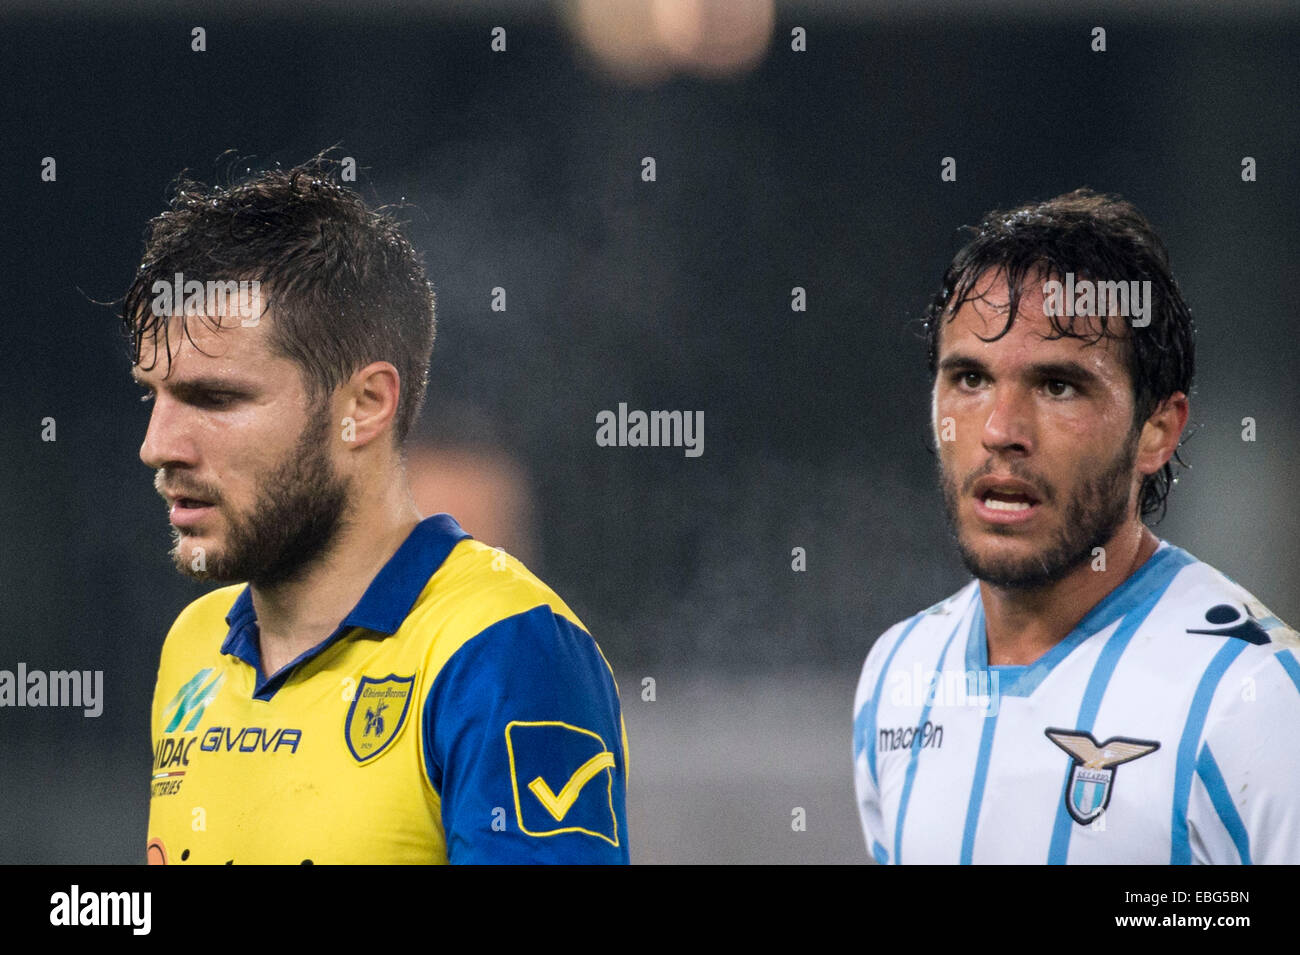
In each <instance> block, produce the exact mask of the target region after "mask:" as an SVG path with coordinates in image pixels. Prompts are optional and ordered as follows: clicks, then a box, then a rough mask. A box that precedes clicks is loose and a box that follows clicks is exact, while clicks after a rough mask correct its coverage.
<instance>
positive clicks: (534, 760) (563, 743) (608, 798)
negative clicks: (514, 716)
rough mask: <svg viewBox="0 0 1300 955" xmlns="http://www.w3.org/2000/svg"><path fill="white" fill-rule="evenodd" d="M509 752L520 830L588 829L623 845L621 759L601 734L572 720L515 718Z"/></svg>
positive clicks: (542, 832) (509, 731)
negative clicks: (617, 804)
mask: <svg viewBox="0 0 1300 955" xmlns="http://www.w3.org/2000/svg"><path fill="white" fill-rule="evenodd" d="M615 748H617V747H615ZM506 750H507V752H508V753H509V755H510V781H511V784H512V786H513V788H514V796H515V818H516V821H517V822H518V824H519V829H520V831H522V832H526V833H527V834H528V835H530V836H556V835H559V834H560V833H562V832H583V833H586V834H587V835H589V836H595V837H597V838H598V839H604V840H605V841H606V842H608V843H609V844H610V845H611V846H615V847H617V846H618V817H617V815H616V814H615V812H614V767H615V765H616V764H617V759H616V758H615V756H614V753H613V751H612V750H611V749H610V747H609V746H608V745H607V744H606V743H605V741H604V740H603V739H601V737H600V735H599V734H597V733H593V732H592V731H591V730H586V729H583V728H582V727H579V726H570V725H569V724H568V723H558V722H552V721H544V722H532V723H530V722H520V721H515V722H512V723H508V724H507V725H506Z"/></svg>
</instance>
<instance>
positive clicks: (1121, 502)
mask: <svg viewBox="0 0 1300 955" xmlns="http://www.w3.org/2000/svg"><path fill="white" fill-rule="evenodd" d="M1137 439H1138V432H1137V430H1136V429H1134V430H1133V431H1131V432H1130V433H1129V434H1128V436H1127V437H1126V438H1125V440H1124V444H1123V446H1122V447H1121V448H1120V452H1119V454H1118V455H1117V456H1116V457H1115V459H1114V460H1113V461H1111V462H1110V464H1109V465H1108V466H1107V467H1106V468H1105V469H1103V470H1102V471H1101V472H1100V473H1098V474H1095V475H1092V476H1090V477H1088V478H1086V479H1085V480H1084V481H1083V483H1082V485H1081V486H1080V487H1079V489H1078V491H1077V492H1076V493H1075V494H1073V496H1071V497H1070V498H1069V500H1067V501H1066V502H1065V503H1064V520H1063V521H1062V524H1061V526H1060V528H1059V529H1058V530H1057V532H1056V535H1055V537H1054V539H1053V540H1052V541H1051V543H1050V544H1049V545H1048V546H1047V548H1046V549H1045V550H1043V551H1041V552H1040V553H1038V554H1033V555H1030V556H1027V557H1021V558H989V559H985V558H983V557H982V556H981V555H980V554H978V553H977V552H976V551H975V550H974V549H973V548H972V547H970V546H968V545H967V543H966V542H965V541H964V540H963V539H962V534H961V525H960V524H959V523H958V513H959V512H958V508H959V506H960V503H961V501H962V500H963V499H964V497H965V495H964V494H962V493H961V492H960V491H959V490H958V488H957V482H956V479H955V478H954V477H952V476H951V475H949V474H948V473H947V472H946V471H945V470H944V468H943V459H942V457H941V456H937V461H938V465H939V483H940V486H941V487H942V489H943V502H944V510H945V511H946V512H947V515H948V529H949V531H950V532H951V534H952V537H953V540H954V541H955V542H956V544H957V551H958V553H959V554H960V555H961V559H962V563H964V564H965V565H966V569H967V570H968V571H970V573H971V574H972V575H973V576H974V577H976V578H977V579H978V580H981V581H984V582H985V583H988V584H990V585H992V586H995V587H1005V588H1008V589H1011V590H1034V589H1037V588H1040V587H1044V586H1046V585H1048V584H1052V583H1055V582H1056V581H1058V580H1060V579H1061V578H1063V577H1065V576H1066V575H1067V574H1069V573H1070V572H1071V571H1073V570H1075V569H1076V568H1078V567H1081V566H1082V565H1083V564H1085V563H1087V562H1088V561H1089V560H1091V559H1093V557H1094V556H1095V553H1094V552H1095V551H1096V549H1097V548H1101V547H1104V546H1105V544H1106V542H1107V541H1109V540H1110V539H1111V538H1112V537H1114V535H1115V533H1116V531H1118V530H1119V529H1120V527H1121V526H1123V524H1124V522H1125V521H1127V520H1128V518H1129V494H1130V489H1131V486H1132V485H1131V482H1132V480H1133V464H1134V462H1135V461H1136V460H1137ZM1010 471H1011V474H1012V475H1013V476H1016V477H1019V478H1021V479H1022V480H1028V481H1030V482H1031V483H1033V484H1034V485H1035V486H1037V487H1042V482H1041V481H1039V480H1037V479H1036V477H1035V476H1034V475H1032V474H1030V473H1028V472H1027V471H1026V470H1025V469H1018V468H1017V466H1016V464H1015V463H1014V462H1013V463H1012V464H1011V466H1010ZM985 473H990V472H988V471H986V470H981V471H980V472H977V473H975V474H972V475H971V476H970V477H968V479H967V484H968V485H969V484H973V483H974V481H975V480H976V479H978V478H979V477H981V476H983V474H985ZM994 533H998V531H996V530H995V531H994ZM1014 533H1016V532H1015V531H1014V530H1009V531H1008V532H1007V535H1008V536H1011V535H1012V534H1014Z"/></svg>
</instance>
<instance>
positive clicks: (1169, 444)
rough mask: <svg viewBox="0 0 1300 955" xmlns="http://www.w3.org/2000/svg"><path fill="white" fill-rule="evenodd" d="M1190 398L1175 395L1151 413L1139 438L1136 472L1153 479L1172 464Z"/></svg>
mask: <svg viewBox="0 0 1300 955" xmlns="http://www.w3.org/2000/svg"><path fill="white" fill-rule="evenodd" d="M1189 410H1190V409H1189V406H1188V402H1187V395H1185V394H1183V393H1182V392H1181V391H1176V392H1174V393H1173V394H1172V395H1170V396H1169V397H1168V398H1166V399H1165V400H1164V401H1162V402H1160V404H1159V405H1158V406H1157V407H1156V410H1155V411H1153V412H1151V416H1150V417H1149V418H1147V420H1146V422H1145V423H1144V424H1143V425H1142V432H1141V434H1140V435H1138V447H1137V462H1136V464H1137V469H1138V470H1139V471H1140V472H1142V474H1144V475H1152V474H1155V473H1156V472H1157V471H1159V470H1160V469H1161V468H1162V467H1164V466H1165V465H1166V464H1168V463H1169V459H1170V458H1172V457H1173V456H1174V452H1175V451H1177V450H1178V442H1179V441H1180V440H1182V437H1183V429H1184V428H1186V427H1187V416H1188V413H1189Z"/></svg>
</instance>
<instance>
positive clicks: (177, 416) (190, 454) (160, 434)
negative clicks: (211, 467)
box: [140, 394, 195, 471]
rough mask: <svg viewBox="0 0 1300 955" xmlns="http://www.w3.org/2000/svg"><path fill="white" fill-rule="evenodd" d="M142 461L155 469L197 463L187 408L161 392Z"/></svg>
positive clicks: (143, 446)
mask: <svg viewBox="0 0 1300 955" xmlns="http://www.w3.org/2000/svg"><path fill="white" fill-rule="evenodd" d="M140 460H141V461H143V462H144V463H145V464H146V465H147V466H148V467H150V468H152V469H154V470H155V471H156V470H158V469H159V468H163V467H168V466H174V465H183V466H192V465H193V464H194V463H195V453H194V441H193V439H192V437H191V436H190V431H189V429H188V428H187V427H186V423H185V409H184V408H183V407H182V406H181V405H179V404H178V403H176V402H174V401H171V400H169V399H168V398H167V397H166V396H165V395H162V394H159V395H157V396H156V397H155V398H154V401H153V410H152V412H151V413H150V415H149V427H148V429H147V430H146V431H145V435H144V442H143V443H142V444H141V445H140Z"/></svg>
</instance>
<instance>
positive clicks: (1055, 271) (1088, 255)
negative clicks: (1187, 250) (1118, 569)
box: [923, 188, 1196, 517]
mask: <svg viewBox="0 0 1300 955" xmlns="http://www.w3.org/2000/svg"><path fill="white" fill-rule="evenodd" d="M965 230H966V231H968V232H971V233H973V234H974V238H973V239H971V241H970V242H969V243H967V244H966V245H965V246H964V247H963V248H962V249H961V251H959V252H958V253H957V255H956V256H955V257H954V258H953V260H952V262H951V264H949V266H948V269H947V271H946V272H945V273H944V276H943V285H942V287H941V288H940V290H939V291H938V292H937V293H936V294H935V296H934V298H933V299H932V300H931V302H930V305H929V307H928V308H927V309H926V311H925V315H924V320H923V323H924V329H925V335H926V339H927V344H928V349H929V354H928V359H929V369H930V381H931V384H933V382H934V379H935V376H936V375H937V373H938V361H939V334H940V331H941V330H942V326H943V325H944V324H945V323H946V322H949V321H951V320H952V319H953V317H954V316H955V315H956V313H957V310H958V309H960V308H961V306H962V305H963V304H964V303H965V302H966V301H967V300H968V299H970V298H971V297H972V292H973V290H974V287H975V284H976V282H977V281H978V279H979V277H980V276H981V275H983V274H984V273H985V272H986V271H988V270H990V269H992V270H994V271H995V273H1000V274H1001V275H1002V276H1003V277H1004V278H1005V279H1006V282H1007V286H1008V288H1009V289H1010V295H1011V301H1010V309H1009V311H1008V313H1007V323H1006V325H1005V326H1004V327H1003V329H1002V331H1000V332H998V333H997V334H996V335H994V336H993V337H992V338H989V339H986V341H996V340H997V339H999V338H1001V337H1002V336H1003V335H1005V334H1006V333H1007V332H1009V331H1010V330H1011V325H1012V323H1013V322H1014V321H1015V319H1016V311H1017V308H1018V307H1019V303H1020V297H1021V294H1022V292H1023V289H1024V286H1025V283H1026V280H1027V279H1028V278H1030V277H1032V276H1034V275H1036V274H1038V273H1039V272H1040V271H1041V272H1043V273H1044V279H1045V280H1046V279H1051V278H1055V279H1058V280H1061V279H1063V277H1064V275H1065V273H1067V272H1073V273H1074V275H1075V277H1076V280H1078V279H1090V280H1092V281H1125V282H1128V281H1139V282H1140V281H1150V282H1151V300H1152V309H1151V315H1150V324H1148V325H1146V326H1145V327H1137V328H1133V329H1130V328H1129V327H1128V320H1127V319H1125V318H1116V317H1113V316H1105V315H1101V316H1097V317H1095V318H1082V319H1080V317H1077V316H1069V315H1056V316H1049V317H1048V321H1049V322H1050V323H1051V327H1052V335H1051V337H1052V338H1053V339H1056V338H1078V339H1082V340H1084V341H1087V342H1089V343H1094V344H1095V343H1096V342H1098V341H1100V340H1101V339H1102V338H1112V339H1116V340H1119V341H1120V342H1122V343H1123V345H1122V348H1123V353H1124V356H1125V362H1126V364H1127V366H1128V370H1129V376H1130V379H1131V380H1132V383H1133V396H1134V418H1133V427H1134V429H1138V428H1140V427H1141V426H1142V424H1143V423H1144V422H1145V421H1146V420H1147V419H1148V418H1149V417H1150V416H1151V415H1152V413H1153V412H1154V411H1155V410H1156V408H1157V407H1159V405H1160V403H1161V402H1162V401H1164V400H1165V399H1166V398H1168V397H1169V396H1170V395H1173V394H1175V393H1176V392H1180V391H1181V392H1183V393H1184V394H1190V392H1191V388H1192V378H1193V376H1194V374H1195V370H1196V348H1195V342H1196V331H1195V327H1194V326H1193V323H1192V314H1191V311H1190V310H1189V309H1188V307H1187V303H1186V302H1184V301H1183V296H1182V292H1181V291H1179V288H1178V284H1177V282H1175V281H1174V277H1173V274H1172V273H1171V272H1170V269H1169V255H1168V253H1167V252H1166V250H1165V246H1164V243H1163V242H1161V241H1160V237H1159V236H1157V235H1156V233H1155V230H1154V229H1153V228H1152V227H1151V223H1150V222H1148V221H1147V220H1146V218H1145V217H1144V216H1143V215H1142V213H1140V212H1139V211H1138V210H1137V209H1136V208H1135V207H1134V206H1133V205H1132V204H1131V203H1129V202H1127V201H1125V200H1124V199H1121V198H1120V197H1119V196H1115V195H1106V194H1100V193H1095V192H1093V191H1092V190H1091V189H1087V188H1084V189H1076V190H1074V191H1073V192H1069V193H1066V194H1064V195H1061V196H1057V197H1056V198H1055V199H1049V200H1047V201H1046V202H1038V203H1031V204H1028V205H1023V206H1020V207H1018V208H1015V209H1009V210H1000V211H994V212H990V213H989V214H988V215H986V216H985V217H984V219H983V220H982V221H981V222H980V223H979V225H977V226H967V227H965ZM1076 322H1077V323H1078V324H1079V327H1078V328H1076V327H1075V324H1076ZM1179 447H1180V448H1181V443H1180V445H1179ZM1175 460H1176V461H1177V462H1178V464H1179V465H1182V466H1185V464H1184V462H1183V461H1182V460H1181V458H1179V457H1178V452H1177V451H1176V452H1175V454H1174V457H1173V459H1171V461H1175ZM1172 486H1173V467H1172V463H1167V464H1165V466H1164V467H1163V468H1161V469H1160V470H1159V471H1157V472H1156V473H1155V474H1152V475H1148V476H1147V477H1146V478H1145V479H1143V481H1142V487H1141V490H1140V492H1139V496H1138V503H1139V511H1140V513H1141V515H1142V516H1143V517H1146V516H1148V515H1150V514H1155V513H1156V512H1159V513H1160V516H1161V517H1163V516H1164V513H1165V510H1166V507H1167V498H1168V496H1169V491H1170V489H1171V488H1172Z"/></svg>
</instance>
